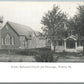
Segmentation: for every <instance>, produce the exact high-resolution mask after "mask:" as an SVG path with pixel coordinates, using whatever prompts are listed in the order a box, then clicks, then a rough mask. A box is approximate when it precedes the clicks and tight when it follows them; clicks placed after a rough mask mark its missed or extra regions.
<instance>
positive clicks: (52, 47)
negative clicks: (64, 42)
mask: <svg viewBox="0 0 84 84" xmlns="http://www.w3.org/2000/svg"><path fill="white" fill-rule="evenodd" d="M51 50H54V46H53V44H52V42H51Z"/></svg>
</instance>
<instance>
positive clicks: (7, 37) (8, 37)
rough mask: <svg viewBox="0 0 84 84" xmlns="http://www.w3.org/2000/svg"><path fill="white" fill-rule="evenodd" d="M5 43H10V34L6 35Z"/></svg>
mask: <svg viewBox="0 0 84 84" xmlns="http://www.w3.org/2000/svg"><path fill="white" fill-rule="evenodd" d="M5 45H10V35H9V34H7V35H6V37H5Z"/></svg>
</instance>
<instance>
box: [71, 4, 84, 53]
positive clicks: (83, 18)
mask: <svg viewBox="0 0 84 84" xmlns="http://www.w3.org/2000/svg"><path fill="white" fill-rule="evenodd" d="M77 9H78V12H77V14H76V15H75V16H74V17H73V23H72V24H74V30H75V33H76V34H77V35H78V37H79V38H81V39H82V41H83V54H84V5H80V6H78V8H77Z"/></svg>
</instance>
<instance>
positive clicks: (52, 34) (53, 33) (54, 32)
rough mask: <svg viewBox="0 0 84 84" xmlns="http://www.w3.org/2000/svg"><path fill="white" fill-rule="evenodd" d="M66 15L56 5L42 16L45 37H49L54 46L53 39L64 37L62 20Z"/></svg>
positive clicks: (64, 19) (64, 20)
mask: <svg viewBox="0 0 84 84" xmlns="http://www.w3.org/2000/svg"><path fill="white" fill-rule="evenodd" d="M66 20H67V17H66V15H65V14H64V13H62V11H61V10H60V8H59V7H58V6H55V5H54V6H53V9H52V10H50V11H48V12H47V13H46V14H45V15H44V16H43V18H42V20H41V23H42V24H43V27H42V30H43V34H44V35H45V36H46V38H48V39H50V40H51V42H52V44H53V46H54V48H55V46H56V43H55V40H56V39H61V38H62V37H64V33H65V31H64V27H63V26H64V22H66Z"/></svg>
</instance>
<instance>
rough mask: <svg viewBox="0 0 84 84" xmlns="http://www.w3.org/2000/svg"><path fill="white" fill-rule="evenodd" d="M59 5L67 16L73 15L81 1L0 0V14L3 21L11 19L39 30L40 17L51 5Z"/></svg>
mask: <svg viewBox="0 0 84 84" xmlns="http://www.w3.org/2000/svg"><path fill="white" fill-rule="evenodd" d="M54 4H55V5H56V6H59V7H60V9H61V10H62V11H63V12H66V13H67V15H68V17H73V16H74V15H75V14H76V13H77V9H76V8H77V7H78V5H82V4H83V2H76V1H74V2H73V1H72V2H69V1H67V2H64V1H62V2H61V1H58V2H56V1H52V2H51V1H50V2H47V1H46V2H41V1H40V2H32V1H8V2H7V1H0V16H3V17H4V22H6V21H12V22H15V23H19V24H23V25H27V26H30V27H31V28H32V29H34V30H36V31H41V27H42V24H41V19H42V16H44V15H45V13H47V12H48V10H51V9H52V8H53V5H54Z"/></svg>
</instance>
